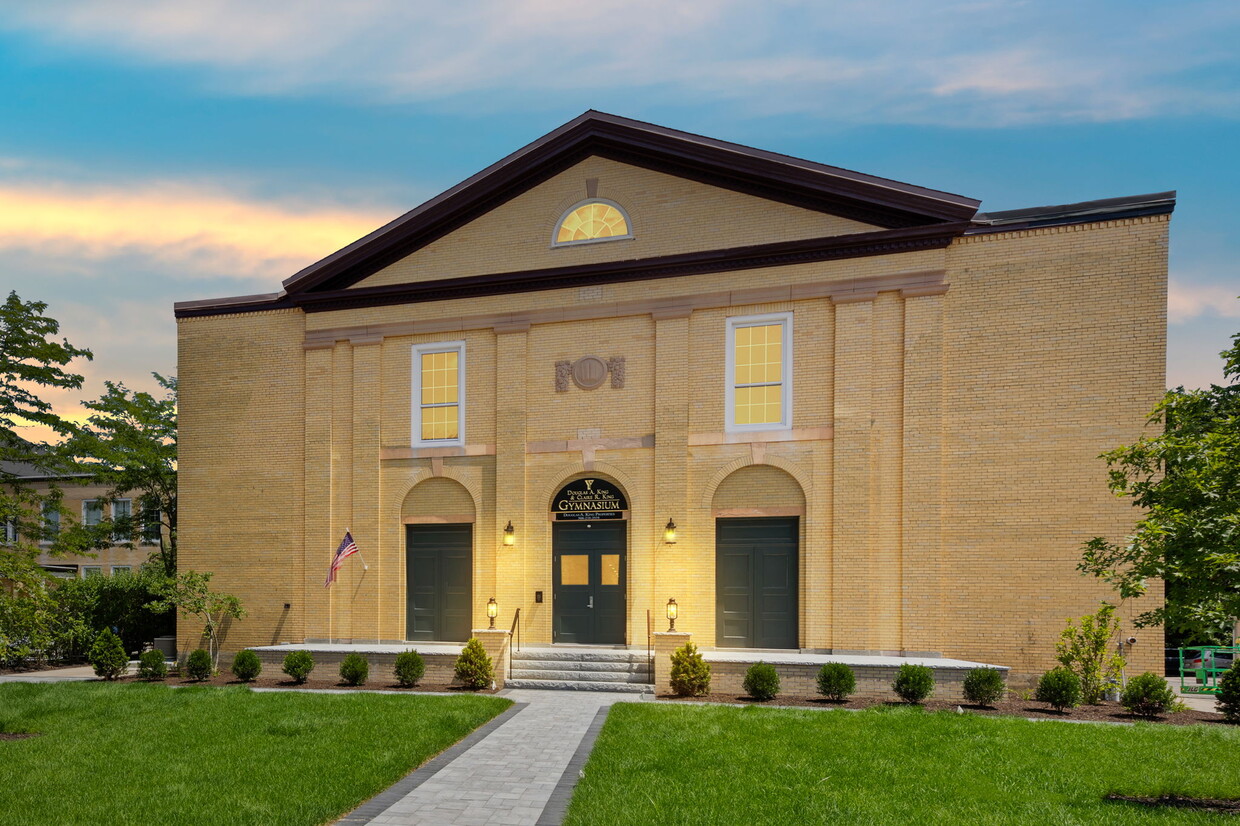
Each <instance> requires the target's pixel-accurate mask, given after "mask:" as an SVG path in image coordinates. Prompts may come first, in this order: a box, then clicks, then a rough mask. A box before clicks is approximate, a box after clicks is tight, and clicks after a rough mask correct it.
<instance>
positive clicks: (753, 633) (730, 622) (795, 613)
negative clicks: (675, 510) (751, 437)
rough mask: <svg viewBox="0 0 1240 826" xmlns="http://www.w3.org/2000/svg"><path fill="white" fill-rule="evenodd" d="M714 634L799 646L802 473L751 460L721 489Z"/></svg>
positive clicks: (725, 639)
mask: <svg viewBox="0 0 1240 826" xmlns="http://www.w3.org/2000/svg"><path fill="white" fill-rule="evenodd" d="M712 511H713V513H714V514H715V641H716V645H717V646H719V647H720V648H797V647H799V646H798V639H799V634H800V627H799V626H800V623H799V620H798V618H799V602H800V575H799V574H800V563H799V557H800V553H799V546H800V532H801V525H800V522H801V515H802V514H804V512H805V496H804V493H803V492H802V491H801V486H800V485H799V484H797V481H796V480H795V479H793V478H792V477H791V476H789V475H788V474H787V473H785V472H784V471H783V470H780V469H779V468H776V467H773V466H771V465H749V466H747V467H743V468H740V469H739V470H737V471H736V472H735V473H732V474H731V475H730V476H728V477H727V478H726V479H724V480H723V482H722V483H721V484H720V485H719V487H718V488H717V489H716V491H715V495H714V500H713V502H712Z"/></svg>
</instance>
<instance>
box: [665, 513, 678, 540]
mask: <svg viewBox="0 0 1240 826" xmlns="http://www.w3.org/2000/svg"><path fill="white" fill-rule="evenodd" d="M663 541H664V542H666V543H667V544H669V545H675V544H676V523H675V522H673V521H672V520H671V519H668V520H667V524H666V525H664V526H663Z"/></svg>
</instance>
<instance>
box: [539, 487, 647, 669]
mask: <svg viewBox="0 0 1240 826" xmlns="http://www.w3.org/2000/svg"><path fill="white" fill-rule="evenodd" d="M628 509H629V506H628V498H627V497H626V496H625V494H624V491H623V490H622V489H621V488H620V486H619V485H618V484H616V483H615V482H613V481H611V480H609V479H603V478H600V477H593V476H591V477H583V478H580V479H574V480H572V481H571V482H569V483H568V484H566V485H565V486H564V487H562V488H560V490H559V491H558V492H557V493H556V495H555V496H554V497H553V498H552V500H551V514H552V517H551V518H552V520H553V522H552V525H551V571H552V574H551V576H552V606H551V616H552V642H556V643H576V644H583V645H622V644H624V642H625V607H626V603H627V588H628V572H627V568H628V566H627V558H628V531H627V526H628V522H627V519H628Z"/></svg>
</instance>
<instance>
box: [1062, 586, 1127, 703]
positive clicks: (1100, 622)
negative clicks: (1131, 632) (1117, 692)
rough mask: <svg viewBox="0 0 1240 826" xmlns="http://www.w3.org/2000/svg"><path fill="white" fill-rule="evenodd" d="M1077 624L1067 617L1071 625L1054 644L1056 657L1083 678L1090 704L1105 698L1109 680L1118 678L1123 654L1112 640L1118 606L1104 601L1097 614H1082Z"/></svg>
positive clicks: (1083, 689) (1084, 696)
mask: <svg viewBox="0 0 1240 826" xmlns="http://www.w3.org/2000/svg"><path fill="white" fill-rule="evenodd" d="M1080 622H1081V624H1080V625H1079V626H1075V625H1073V624H1072V620H1068V627H1067V628H1065V629H1064V630H1063V633H1062V634H1060V635H1059V642H1057V643H1056V644H1055V654H1056V659H1058V660H1059V662H1060V663H1061V664H1062V665H1063V666H1064V668H1067V669H1068V670H1069V671H1071V672H1072V673H1073V674H1075V675H1076V676H1077V677H1079V678H1080V680H1081V699H1082V700H1084V701H1085V702H1086V703H1088V704H1090V705H1096V704H1097V703H1100V702H1102V698H1103V696H1104V695H1105V694H1106V690H1107V682H1108V681H1111V680H1114V681H1116V682H1118V681H1119V676H1120V671H1121V670H1122V669H1123V667H1124V658H1123V657H1121V656H1119V655H1118V654H1112V653H1110V652H1111V640H1113V639H1114V638H1115V635H1116V633H1118V632H1119V620H1118V619H1116V617H1115V606H1114V605H1111V604H1109V603H1106V602H1104V603H1102V607H1101V608H1099V609H1098V613H1096V614H1086V615H1085V616H1083V617H1081V620H1080Z"/></svg>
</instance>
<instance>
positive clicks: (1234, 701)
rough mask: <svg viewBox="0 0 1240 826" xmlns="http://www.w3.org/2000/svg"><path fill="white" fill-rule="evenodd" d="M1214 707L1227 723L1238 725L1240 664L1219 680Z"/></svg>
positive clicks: (1239, 719) (1239, 715)
mask: <svg viewBox="0 0 1240 826" xmlns="http://www.w3.org/2000/svg"><path fill="white" fill-rule="evenodd" d="M1214 705H1215V707H1216V708H1217V709H1218V710H1219V713H1220V714H1222V715H1223V719H1224V720H1226V721H1227V722H1229V723H1240V663H1236V664H1234V665H1232V667H1231V668H1229V669H1227V671H1226V672H1225V673H1224V674H1223V676H1222V677H1220V678H1219V681H1218V694H1215V695H1214Z"/></svg>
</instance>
